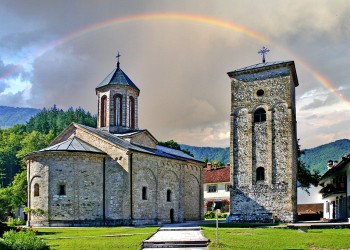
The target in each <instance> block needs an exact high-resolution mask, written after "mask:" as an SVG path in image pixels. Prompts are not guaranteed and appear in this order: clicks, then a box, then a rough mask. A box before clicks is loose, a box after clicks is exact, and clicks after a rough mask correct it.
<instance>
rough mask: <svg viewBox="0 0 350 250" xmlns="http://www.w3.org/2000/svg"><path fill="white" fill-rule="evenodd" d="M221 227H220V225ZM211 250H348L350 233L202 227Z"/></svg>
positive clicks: (323, 230)
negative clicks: (217, 237) (217, 240)
mask: <svg viewBox="0 0 350 250" xmlns="http://www.w3.org/2000/svg"><path fill="white" fill-rule="evenodd" d="M220 226H221V225H220ZM202 229H203V231H202V232H203V234H204V236H205V237H206V238H208V239H210V241H211V243H210V245H209V248H210V249H249V250H252V249H312V250H316V249H317V250H319V249H322V250H323V249H350V229H312V230H308V231H307V232H302V231H299V230H294V229H281V228H229V227H227V228H223V227H222V228H219V246H216V229H215V227H213V226H212V225H210V226H202Z"/></svg>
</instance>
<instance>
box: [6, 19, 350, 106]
mask: <svg viewBox="0 0 350 250" xmlns="http://www.w3.org/2000/svg"><path fill="white" fill-rule="evenodd" d="M152 20H180V21H190V22H199V23H204V24H208V25H214V26H219V27H221V28H225V29H229V30H232V31H236V32H240V33H243V34H245V35H247V36H249V37H251V38H253V39H257V40H259V41H261V42H263V44H271V45H273V46H274V47H277V48H278V49H280V50H282V51H283V52H284V53H286V54H288V55H289V56H290V57H291V58H294V59H295V61H297V62H298V63H300V64H301V65H302V66H303V67H304V68H305V69H306V70H307V71H309V72H310V73H311V74H312V75H313V76H314V77H315V79H316V80H317V81H318V82H320V83H321V84H322V85H323V86H325V87H326V88H327V89H329V90H330V91H331V92H333V93H334V94H335V95H336V96H337V98H338V99H339V100H340V101H341V102H342V103H343V104H345V106H346V108H348V109H349V110H350V102H349V101H348V100H347V99H346V98H345V97H344V96H342V94H341V93H340V92H339V91H338V90H337V89H336V88H335V87H334V86H333V85H332V84H331V82H330V81H329V80H328V79H327V78H326V77H325V76H323V75H322V74H321V73H319V72H317V71H316V70H314V69H313V68H312V67H311V66H309V65H308V64H307V63H306V62H305V61H303V60H302V59H301V58H299V57H298V56H296V55H294V54H292V53H291V52H290V51H289V50H287V49H285V48H283V47H282V46H280V45H278V44H276V43H274V42H272V41H271V40H270V39H269V38H268V37H266V36H264V35H262V34H259V33H257V32H255V31H253V30H251V29H249V28H247V27H244V26H242V25H237V24H234V23H230V22H227V21H223V20H219V19H215V18H211V17H206V16H199V15H192V14H181V13H148V14H140V15H132V16H124V17H117V18H114V19H111V20H108V21H105V22H101V23H96V24H93V25H90V26H87V27H84V28H83V29H80V30H77V31H74V32H71V33H69V34H67V35H65V36H63V37H61V38H59V39H57V40H54V41H52V42H50V43H49V44H47V45H46V46H44V47H43V48H41V49H39V50H37V51H35V52H34V53H33V54H31V55H30V56H28V57H27V58H25V59H24V60H22V61H21V62H20V63H18V64H16V65H15V66H14V67H12V68H11V69H10V70H9V71H7V72H5V74H3V75H2V76H0V81H1V80H4V79H6V78H7V77H9V76H10V75H12V74H13V73H14V72H16V71H17V70H18V69H19V68H20V67H21V66H22V65H23V64H25V63H28V62H30V61H32V60H34V59H35V58H37V57H40V56H41V55H43V54H44V53H46V52H47V51H49V50H52V49H54V48H55V47H57V46H60V45H61V44H64V43H66V42H69V41H71V40H73V39H77V38H79V37H81V36H84V35H86V34H88V33H91V32H94V31H96V30H100V29H103V28H106V27H109V26H112V25H115V24H123V23H126V22H132V21H152Z"/></svg>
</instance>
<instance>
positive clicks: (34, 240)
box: [0, 230, 49, 250]
mask: <svg viewBox="0 0 350 250" xmlns="http://www.w3.org/2000/svg"><path fill="white" fill-rule="evenodd" d="M0 248H1V249H6V250H29V249H30V250H44V249H49V247H48V246H47V245H46V243H45V242H44V241H42V240H41V239H40V238H38V237H37V236H36V235H35V233H34V232H33V231H32V230H25V231H20V232H16V231H14V230H11V231H9V232H5V233H4V235H3V240H0Z"/></svg>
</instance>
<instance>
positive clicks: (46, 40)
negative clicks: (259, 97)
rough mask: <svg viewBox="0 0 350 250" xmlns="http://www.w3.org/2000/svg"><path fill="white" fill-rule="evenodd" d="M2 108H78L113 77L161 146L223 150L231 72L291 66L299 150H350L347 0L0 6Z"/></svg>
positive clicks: (12, 0) (90, 105)
mask: <svg viewBox="0 0 350 250" xmlns="http://www.w3.org/2000/svg"><path fill="white" fill-rule="evenodd" d="M0 23H1V29H0V105H7V106H16V107H34V108H43V107H52V106H53V104H56V105H57V106H58V107H59V108H62V109H67V108H68V107H70V106H72V107H74V108H75V107H79V106H81V107H83V108H84V109H86V110H89V111H90V112H92V113H94V114H96V113H97V102H96V95H95V87H96V86H97V85H98V84H99V83H100V82H101V81H102V80H103V79H104V78H105V77H106V76H107V75H108V74H109V73H110V72H111V71H112V70H113V68H114V67H115V61H116V58H115V56H116V53H117V51H119V52H120V54H121V55H122V57H121V58H120V60H121V68H122V69H123V71H124V72H125V73H126V74H128V76H129V77H130V78H131V79H132V80H133V82H134V83H135V84H136V85H137V86H138V87H139V88H140V89H141V93H140V97H139V104H140V107H139V116H140V117H139V125H140V128H147V129H148V130H149V131H150V132H151V133H152V134H153V135H154V136H155V137H156V138H157V139H158V140H163V141H164V140H169V139H174V140H176V141H178V142H180V143H185V144H190V145H195V146H218V147H227V146H229V117H230V79H229V77H228V76H227V74H226V73H227V72H228V71H232V70H234V69H238V68H241V67H245V66H249V65H252V64H256V63H259V62H260V61H261V56H260V55H259V54H257V51H258V50H259V49H260V48H261V47H262V46H266V47H268V48H269V49H270V50H271V51H270V53H269V54H268V55H267V61H283V60H294V61H295V64H296V69H297V73H298V79H299V83H300V85H299V87H298V88H297V96H296V98H297V121H298V138H300V140H301V141H300V143H301V145H302V148H311V147H314V146H318V145H321V144H325V143H328V142H331V141H334V140H336V139H342V138H350V125H349V124H350V103H349V100H350V88H349V84H350V81H349V76H348V74H349V71H350V70H349V69H350V28H349V27H350V1H348V0H343V1H341V0H334V1H330V0H329V1H326V0H314V1H312V0H309V1H295V0H293V1H287V0H284V1H280V0H276V1H275V0H265V1H257V0H256V1H255V0H254V1H253V0H244V1H243V0H242V1H239V0H237V1H233V0H220V1H218V0H206V1H204V0H187V1H184V0H179V1H174V0H138V1H136V0H135V1H134V0H128V1H126V0H104V1H97V0H95V1H92V0H80V1H78V0H76V1H68V0H67V1H66V0H62V1H46V0H36V1H34V0H28V1H20V0H8V1H7V0H0Z"/></svg>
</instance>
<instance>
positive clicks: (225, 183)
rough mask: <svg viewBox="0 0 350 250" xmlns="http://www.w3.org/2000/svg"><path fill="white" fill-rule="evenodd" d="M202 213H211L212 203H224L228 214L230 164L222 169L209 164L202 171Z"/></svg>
mask: <svg viewBox="0 0 350 250" xmlns="http://www.w3.org/2000/svg"><path fill="white" fill-rule="evenodd" d="M203 185H204V187H203V191H204V206H205V208H206V209H204V211H205V212H206V211H211V204H212V202H214V201H224V204H225V205H226V209H223V211H225V212H228V210H229V200H230V189H229V188H230V164H227V165H226V166H224V167H218V166H217V164H214V166H212V164H211V163H208V164H207V167H206V168H204V170H203Z"/></svg>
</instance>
